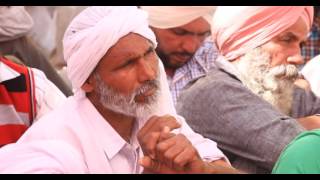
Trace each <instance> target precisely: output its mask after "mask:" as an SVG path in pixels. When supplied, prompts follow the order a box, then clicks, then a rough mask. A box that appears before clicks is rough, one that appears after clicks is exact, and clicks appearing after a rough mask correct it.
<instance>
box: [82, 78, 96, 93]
mask: <svg viewBox="0 0 320 180" xmlns="http://www.w3.org/2000/svg"><path fill="white" fill-rule="evenodd" d="M93 79H94V78H92V76H90V77H89V78H88V79H87V80H86V82H85V83H84V84H83V85H82V86H81V88H82V89H83V90H84V92H86V93H90V92H92V91H93V89H94V87H95V86H94V85H95V81H94V80H93Z"/></svg>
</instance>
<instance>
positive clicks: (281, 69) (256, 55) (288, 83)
mask: <svg viewBox="0 0 320 180" xmlns="http://www.w3.org/2000/svg"><path fill="white" fill-rule="evenodd" d="M269 63H270V55H269V53H267V52H264V51H263V50H261V48H256V49H253V50H252V51H250V52H248V53H246V54H245V55H244V56H242V57H241V58H240V59H239V60H238V61H237V62H235V63H234V65H235V66H236V68H237V69H238V70H239V72H240V74H241V77H240V79H241V81H242V82H243V84H244V85H245V86H246V87H247V88H249V89H250V90H251V91H252V92H253V93H255V94H257V95H258V96H260V97H261V98H263V99H264V100H266V101H267V102H269V103H270V104H272V105H273V106H274V107H275V108H276V109H278V110H279V111H281V112H283V113H284V114H286V115H290V112H291V107H292V102H293V89H294V81H295V80H296V78H297V77H298V69H297V67H296V66H294V65H279V66H276V67H273V68H271V67H270V65H269Z"/></svg>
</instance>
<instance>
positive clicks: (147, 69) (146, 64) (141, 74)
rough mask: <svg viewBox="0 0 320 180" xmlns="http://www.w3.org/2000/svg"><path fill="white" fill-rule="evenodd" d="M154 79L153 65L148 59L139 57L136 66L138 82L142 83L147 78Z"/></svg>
mask: <svg viewBox="0 0 320 180" xmlns="http://www.w3.org/2000/svg"><path fill="white" fill-rule="evenodd" d="M154 79H156V69H155V67H153V65H152V63H151V62H150V61H147V60H144V59H143V58H141V59H140V60H139V68H138V80H139V82H140V83H144V82H145V81H148V80H154Z"/></svg>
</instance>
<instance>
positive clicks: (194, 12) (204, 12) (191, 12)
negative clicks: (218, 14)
mask: <svg viewBox="0 0 320 180" xmlns="http://www.w3.org/2000/svg"><path fill="white" fill-rule="evenodd" d="M141 9H143V10H145V11H147V12H148V13H149V25H150V26H152V27H155V28H160V29H169V28H174V27H179V26H183V25H185V24H188V23H190V22H192V21H193V20H195V19H197V18H200V17H203V18H204V19H206V20H207V21H208V23H210V22H211V19H212V16H213V14H214V11H215V6H141Z"/></svg>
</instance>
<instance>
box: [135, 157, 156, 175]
mask: <svg viewBox="0 0 320 180" xmlns="http://www.w3.org/2000/svg"><path fill="white" fill-rule="evenodd" d="M139 164H140V165H141V166H142V167H144V168H145V169H147V170H149V171H153V172H160V171H161V164H160V162H158V161H156V160H153V159H151V158H150V157H149V156H144V157H143V158H142V159H140V160H139Z"/></svg>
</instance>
